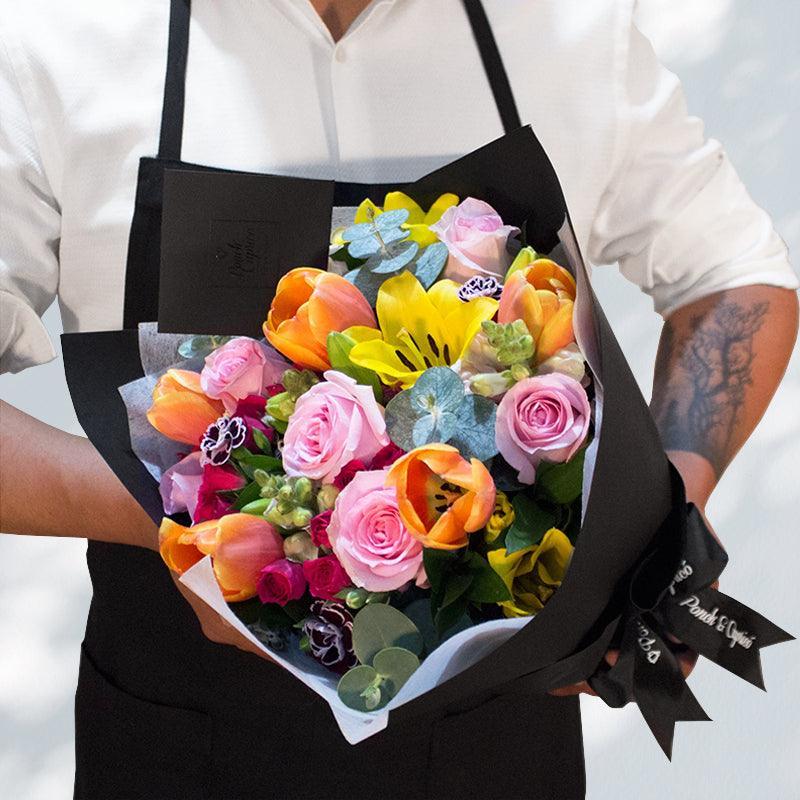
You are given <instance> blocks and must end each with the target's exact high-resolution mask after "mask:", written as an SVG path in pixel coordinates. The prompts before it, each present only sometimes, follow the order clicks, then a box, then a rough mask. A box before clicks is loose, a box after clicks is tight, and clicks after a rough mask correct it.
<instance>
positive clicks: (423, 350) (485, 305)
mask: <svg viewBox="0 0 800 800" xmlns="http://www.w3.org/2000/svg"><path fill="white" fill-rule="evenodd" d="M458 290H459V285H458V284H457V283H455V281H449V280H444V281H439V282H438V283H435V284H434V285H433V286H432V287H431V288H430V289H428V291H427V292H426V291H425V289H423V288H422V285H421V284H420V282H419V281H418V280H417V279H416V277H414V275H412V274H411V273H410V272H401V273H400V274H399V275H395V276H394V277H393V278H389V279H388V280H387V281H384V283H383V285H382V286H381V288H380V289H379V290H378V302H377V305H376V311H377V312H378V327H379V330H375V329H373V328H368V327H364V326H354V327H351V328H348V329H347V330H346V331H345V333H346V334H347V335H348V336H350V337H351V338H353V339H355V340H356V342H357V344H356V345H355V346H354V347H353V349H352V350H351V351H350V360H351V361H352V362H353V363H354V364H357V365H358V366H360V367H366V368H367V369H371V370H372V371H373V372H376V373H377V374H378V375H379V376H380V378H381V380H382V381H383V382H384V383H386V384H389V385H394V384H396V383H400V385H401V386H402V387H403V388H404V389H408V388H409V387H410V386H413V385H414V384H415V383H416V381H417V378H419V376H420V375H421V374H422V373H423V372H424V371H425V370H426V369H428V368H429V367H449V366H452V365H453V364H455V363H456V361H458V360H459V359H460V358H461V356H462V354H463V353H464V351H465V350H466V348H467V346H468V345H469V343H470V342H471V341H472V339H473V338H474V336H475V334H476V333H477V332H478V331H479V330H480V327H481V323H482V322H484V321H485V320H488V319H491V318H492V317H493V316H494V315H495V313H496V311H497V301H496V300H493V299H492V298H490V297H476V298H473V299H472V300H470V301H469V302H466V303H465V302H464V301H463V300H461V299H459V297H458Z"/></svg>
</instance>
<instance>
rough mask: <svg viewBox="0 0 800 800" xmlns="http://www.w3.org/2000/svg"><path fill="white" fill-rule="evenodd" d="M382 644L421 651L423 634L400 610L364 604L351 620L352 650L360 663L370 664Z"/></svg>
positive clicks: (380, 605) (387, 606)
mask: <svg viewBox="0 0 800 800" xmlns="http://www.w3.org/2000/svg"><path fill="white" fill-rule="evenodd" d="M385 647H404V648H405V649H406V650H410V651H411V652H412V653H416V654H419V653H420V652H422V636H421V634H420V632H419V631H418V630H417V626H416V625H414V623H413V622H412V621H411V620H410V619H409V618H408V617H407V616H406V615H405V614H403V612H402V611H398V610H397V609H396V608H393V607H392V606H390V605H386V604H384V603H374V604H368V605H365V606H364V607H363V608H362V609H361V610H360V611H359V612H358V613H357V614H356V616H355V619H354V621H353V650H354V651H355V654H356V657H357V658H358V660H359V661H360V662H361V663H362V664H372V659H373V658H374V657H375V654H376V653H378V652H379V651H380V650H383V649H384V648H385Z"/></svg>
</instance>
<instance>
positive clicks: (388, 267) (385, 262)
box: [363, 242, 419, 275]
mask: <svg viewBox="0 0 800 800" xmlns="http://www.w3.org/2000/svg"><path fill="white" fill-rule="evenodd" d="M418 251H419V245H418V244H417V243H416V242H402V243H401V246H398V245H397V244H395V245H389V247H388V248H387V251H386V253H376V254H375V255H373V256H372V257H371V258H370V259H369V260H368V261H367V262H366V264H364V266H363V269H366V270H368V271H369V272H374V273H376V274H378V275H389V274H392V273H395V272H399V271H400V270H401V269H403V268H404V267H407V266H408V265H409V264H410V263H411V262H412V261H413V260H414V257H415V256H416V255H417V252H418Z"/></svg>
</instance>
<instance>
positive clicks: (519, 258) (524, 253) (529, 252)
mask: <svg viewBox="0 0 800 800" xmlns="http://www.w3.org/2000/svg"><path fill="white" fill-rule="evenodd" d="M537 258H539V254H538V253H537V252H536V251H535V250H534V249H533V248H532V247H523V248H522V250H520V251H519V253H517V255H516V258H515V259H514V260H513V261H512V262H511V266H510V267H509V268H508V272H506V277H505V280H508V279H509V278H510V277H511V276H512V275H513V274H514V273H515V272H518V271H519V270H521V269H525V267H529V266H530V265H531V264H533V262H534V261H536V259H537Z"/></svg>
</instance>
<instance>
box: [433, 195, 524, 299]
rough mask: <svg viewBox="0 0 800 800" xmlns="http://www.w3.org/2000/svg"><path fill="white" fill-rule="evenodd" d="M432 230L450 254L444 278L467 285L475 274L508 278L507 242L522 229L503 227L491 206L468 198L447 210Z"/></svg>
mask: <svg viewBox="0 0 800 800" xmlns="http://www.w3.org/2000/svg"><path fill="white" fill-rule="evenodd" d="M431 230H432V231H433V232H434V233H435V234H436V235H437V236H438V237H439V239H441V241H443V242H444V243H445V244H446V245H447V249H448V251H449V253H450V257H449V258H448V260H447V264H446V265H445V268H444V275H443V277H445V278H450V279H451V280H454V281H457V282H458V283H465V282H466V281H468V280H469V279H470V278H471V277H472V276H473V275H476V274H477V275H494V276H495V277H497V278H502V277H503V276H504V275H505V273H506V270H507V269H508V268H509V266H511V255H510V254H509V252H508V251H507V250H506V241H507V240H508V237H509V236H510V235H511V234H512V233H517V231H518V230H519V228H515V227H514V226H513V225H504V224H503V220H502V219H500V215H499V214H498V213H497V212H496V211H495V210H494V209H493V208H492V207H491V206H490V205H489V204H488V203H484V202H483V200H476V199H475V198H474V197H468V198H467V199H466V200H463V201H462V202H461V203H460V204H459V205H457V206H451V207H450V208H448V209H447V211H445V212H444V214H442V217H441V219H440V220H439V221H438V222H437V223H436V224H435V225H431Z"/></svg>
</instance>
